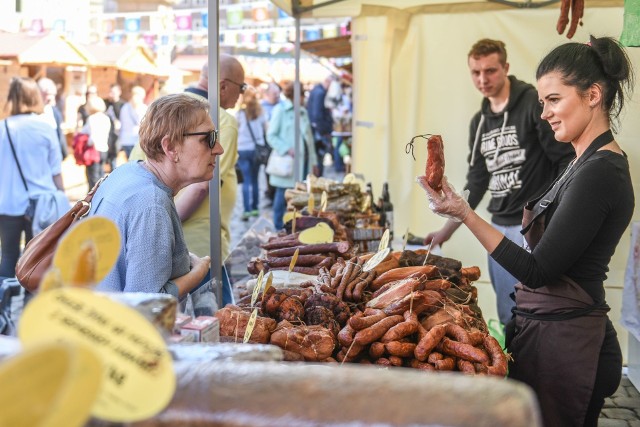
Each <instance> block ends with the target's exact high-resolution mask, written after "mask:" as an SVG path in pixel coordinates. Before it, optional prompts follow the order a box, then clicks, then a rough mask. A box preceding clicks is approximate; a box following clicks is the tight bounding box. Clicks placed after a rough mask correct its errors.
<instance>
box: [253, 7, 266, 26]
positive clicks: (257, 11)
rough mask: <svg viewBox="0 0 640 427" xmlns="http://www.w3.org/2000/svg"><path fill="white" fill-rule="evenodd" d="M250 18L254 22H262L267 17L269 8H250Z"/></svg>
mask: <svg viewBox="0 0 640 427" xmlns="http://www.w3.org/2000/svg"><path fill="white" fill-rule="evenodd" d="M251 18H252V19H253V21H254V22H262V21H266V20H267V19H269V10H268V9H267V8H266V7H265V6H258V7H254V8H253V9H251Z"/></svg>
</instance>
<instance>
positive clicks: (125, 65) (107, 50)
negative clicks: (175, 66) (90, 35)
mask: <svg viewBox="0 0 640 427" xmlns="http://www.w3.org/2000/svg"><path fill="white" fill-rule="evenodd" d="M91 51H92V52H93V53H94V55H95V58H96V59H95V64H94V66H98V67H100V66H102V67H115V68H117V69H118V70H122V71H128V72H130V73H137V74H148V75H151V76H162V77H165V76H167V75H168V74H167V71H166V70H162V69H160V68H159V67H158V65H157V64H156V62H155V59H154V57H153V53H151V51H150V50H149V49H147V48H145V47H144V46H140V45H138V46H133V47H132V46H125V45H115V44H114V45H92V46H91Z"/></svg>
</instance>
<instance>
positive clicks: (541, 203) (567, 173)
mask: <svg viewBox="0 0 640 427" xmlns="http://www.w3.org/2000/svg"><path fill="white" fill-rule="evenodd" d="M613 139H614V138H613V133H612V132H611V130H607V131H606V132H604V133H603V134H601V135H600V136H598V137H597V138H596V139H594V140H593V142H592V143H591V145H589V147H587V149H586V150H585V152H584V153H582V156H580V158H579V159H577V160H576V159H574V160H573V161H572V162H571V163H569V165H568V166H567V168H566V169H565V170H564V172H562V173H561V174H560V176H558V177H557V178H556V179H555V180H554V181H553V183H552V184H551V186H549V188H547V190H546V191H545V192H544V193H542V196H540V197H538V198H536V199H534V200H532V201H530V202H527V204H526V206H525V207H526V208H527V209H529V210H531V211H533V215H532V218H533V219H532V220H531V222H530V223H529V224H527V225H526V226H525V227H524V228H523V229H522V230H521V231H520V233H521V234H523V235H524V234H526V233H527V232H528V231H529V229H530V228H531V227H532V226H533V223H534V222H535V220H536V219H537V218H538V217H539V216H540V215H541V214H542V213H543V212H544V211H545V210H547V208H548V207H549V206H551V205H552V204H553V202H554V201H555V200H556V197H557V195H558V193H559V192H560V189H561V188H562V187H563V186H564V184H565V183H566V182H567V181H568V180H569V178H570V177H572V176H573V175H574V174H575V173H576V171H577V170H578V168H579V167H580V166H582V165H583V164H584V163H585V162H586V161H587V160H588V159H589V157H591V155H592V154H594V153H595V152H596V151H598V150H599V149H600V148H602V147H604V146H605V145H607V144H608V143H610V142H611V141H613Z"/></svg>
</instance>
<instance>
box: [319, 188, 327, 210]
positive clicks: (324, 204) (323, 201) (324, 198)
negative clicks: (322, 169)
mask: <svg viewBox="0 0 640 427" xmlns="http://www.w3.org/2000/svg"><path fill="white" fill-rule="evenodd" d="M327 203H328V202H327V192H326V191H323V192H322V196H320V212H324V211H326V210H327Z"/></svg>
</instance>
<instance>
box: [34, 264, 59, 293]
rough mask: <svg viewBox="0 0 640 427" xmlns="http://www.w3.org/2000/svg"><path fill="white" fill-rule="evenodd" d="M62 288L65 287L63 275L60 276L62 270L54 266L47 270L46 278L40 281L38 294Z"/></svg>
mask: <svg viewBox="0 0 640 427" xmlns="http://www.w3.org/2000/svg"><path fill="white" fill-rule="evenodd" d="M62 286H64V285H63V283H62V275H61V274H60V270H58V269H57V268H56V267H53V266H52V267H51V268H49V269H48V270H47V272H46V273H45V274H44V277H43V278H42V280H41V281H40V287H39V288H38V292H44V291H48V290H49V289H57V288H61V287H62Z"/></svg>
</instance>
